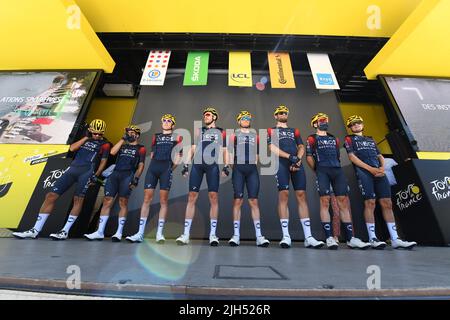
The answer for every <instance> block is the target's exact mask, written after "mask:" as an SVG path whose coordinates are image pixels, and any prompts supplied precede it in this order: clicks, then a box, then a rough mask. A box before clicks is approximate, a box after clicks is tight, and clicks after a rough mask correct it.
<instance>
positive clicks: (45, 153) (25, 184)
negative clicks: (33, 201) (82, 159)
mask: <svg viewBox="0 0 450 320" xmlns="http://www.w3.org/2000/svg"><path fill="white" fill-rule="evenodd" d="M68 149H69V146H68V145H25V144H21V145H17V144H0V228H16V227H17V226H18V225H19V222H20V220H21V218H22V215H23V213H24V211H25V209H26V207H27V205H28V201H29V200H30V198H31V196H32V194H33V191H34V188H35V187H36V184H37V182H38V181H39V178H40V176H41V174H42V171H43V170H44V167H45V164H46V162H47V159H48V157H51V156H55V155H58V154H62V153H66V152H67V151H68Z"/></svg>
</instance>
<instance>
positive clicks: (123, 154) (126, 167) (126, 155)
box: [114, 144, 146, 171]
mask: <svg viewBox="0 0 450 320" xmlns="http://www.w3.org/2000/svg"><path fill="white" fill-rule="evenodd" d="M145 153H146V150H145V147H144V146H143V145H141V144H136V145H132V144H124V145H122V146H121V147H120V149H119V153H118V155H117V160H116V167H115V168H114V170H116V171H136V169H137V167H138V165H139V163H141V162H142V163H145Z"/></svg>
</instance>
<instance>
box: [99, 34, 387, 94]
mask: <svg viewBox="0 0 450 320" xmlns="http://www.w3.org/2000/svg"><path fill="white" fill-rule="evenodd" d="M98 36H99V38H100V40H101V41H102V42H103V45H104V46H105V47H106V49H107V50H108V52H109V53H110V54H111V56H112V58H113V59H114V61H115V62H116V67H115V70H114V72H113V73H112V74H105V75H104V77H103V79H102V83H101V84H100V88H101V87H102V84H103V83H127V84H133V85H134V86H135V87H138V86H139V82H140V79H141V76H142V69H143V67H144V65H145V62H146V59H147V57H148V54H149V51H150V50H155V49H169V50H172V55H171V58H170V63H169V69H172V68H175V69H184V68H185V63H186V57H187V53H188V52H189V51H192V50H205V51H209V52H210V59H209V68H210V69H223V70H227V69H228V52H229V51H232V50H247V51H251V52H252V55H251V58H252V70H254V71H258V70H265V71H267V70H268V63H267V52H269V51H275V50H276V51H287V52H290V54H291V63H292V68H293V70H294V72H299V71H300V72H310V68H309V63H308V60H307V57H306V53H307V52H321V53H328V55H329V57H330V61H331V64H332V66H333V69H334V71H335V74H336V77H337V79H338V82H339V86H340V88H341V90H337V91H336V95H337V98H338V100H339V101H342V102H381V101H382V99H383V92H382V87H381V85H380V84H379V82H378V81H368V80H367V79H366V77H365V75H364V71H363V69H364V68H365V67H366V65H367V64H368V63H369V62H370V61H371V60H372V59H373V57H375V55H376V54H377V53H378V51H379V50H380V49H381V48H382V47H383V46H384V44H385V43H386V42H387V41H388V38H369V37H332V36H294V35H261V34H190V33H99V34H98ZM100 91H101V90H99V94H100V95H101V94H102V93H101V92H100Z"/></svg>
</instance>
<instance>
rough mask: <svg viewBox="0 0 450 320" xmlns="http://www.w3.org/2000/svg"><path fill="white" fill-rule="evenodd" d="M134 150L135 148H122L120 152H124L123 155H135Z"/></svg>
mask: <svg viewBox="0 0 450 320" xmlns="http://www.w3.org/2000/svg"><path fill="white" fill-rule="evenodd" d="M136 152H137V150H136V149H122V154H125V155H133V156H134V155H135V154H136Z"/></svg>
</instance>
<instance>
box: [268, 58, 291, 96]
mask: <svg viewBox="0 0 450 320" xmlns="http://www.w3.org/2000/svg"><path fill="white" fill-rule="evenodd" d="M268 59H269V71H270V83H271V85H272V88H282V89H286V88H295V81H294V73H293V72H292V66H291V59H290V58H289V53H288V52H269V53H268Z"/></svg>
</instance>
